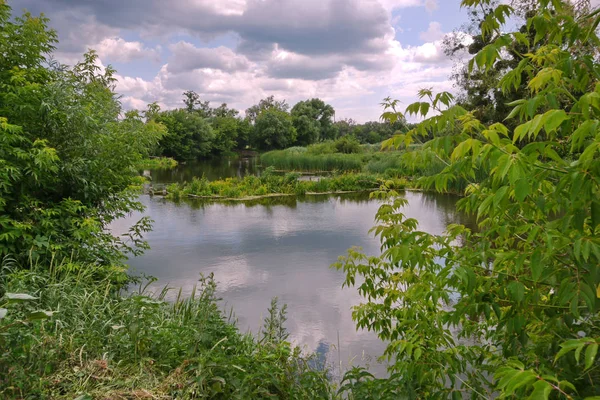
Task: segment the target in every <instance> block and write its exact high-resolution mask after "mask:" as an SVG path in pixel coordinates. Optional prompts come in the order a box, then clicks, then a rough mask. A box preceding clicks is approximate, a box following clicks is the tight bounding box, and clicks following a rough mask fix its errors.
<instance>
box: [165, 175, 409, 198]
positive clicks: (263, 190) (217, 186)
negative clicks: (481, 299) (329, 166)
mask: <svg viewBox="0 0 600 400" xmlns="http://www.w3.org/2000/svg"><path fill="white" fill-rule="evenodd" d="M299 178H300V176H299V175H298V174H295V173H288V174H286V175H276V174H274V173H273V172H272V171H271V170H269V169H267V171H266V172H265V173H263V174H262V175H261V176H260V177H258V176H253V175H247V176H245V177H244V178H227V179H224V180H217V181H209V180H208V179H206V178H205V177H202V178H194V179H193V180H192V182H190V183H185V184H177V183H175V184H172V185H169V186H168V187H167V193H168V195H167V198H169V199H172V200H179V199H181V198H183V197H188V196H191V197H204V198H208V199H252V198H254V197H260V196H279V195H303V194H306V193H332V192H345V191H367V190H373V189H376V188H378V187H379V186H380V185H381V183H382V182H381V181H380V180H379V179H378V178H377V177H375V176H373V175H366V174H342V175H337V176H333V177H330V178H321V179H319V180H316V181H315V180H301V179H299ZM389 184H390V185H391V184H394V185H395V186H396V187H398V188H401V187H404V184H405V182H404V181H402V180H397V181H395V182H393V183H392V182H389Z"/></svg>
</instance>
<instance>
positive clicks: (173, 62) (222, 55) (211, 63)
mask: <svg viewBox="0 0 600 400" xmlns="http://www.w3.org/2000/svg"><path fill="white" fill-rule="evenodd" d="M169 49H170V50H171V53H172V56H171V58H170V59H169V71H171V72H173V73H179V72H184V71H193V70H195V69H202V68H212V69H220V70H223V71H240V70H245V69H248V67H249V66H250V63H249V61H248V60H247V59H246V57H244V56H242V55H238V54H236V53H235V52H234V51H233V50H231V49H230V48H228V47H224V46H220V47H217V48H198V47H196V46H194V45H193V44H191V43H188V42H184V41H180V42H177V43H175V44H172V45H170V46H169Z"/></svg>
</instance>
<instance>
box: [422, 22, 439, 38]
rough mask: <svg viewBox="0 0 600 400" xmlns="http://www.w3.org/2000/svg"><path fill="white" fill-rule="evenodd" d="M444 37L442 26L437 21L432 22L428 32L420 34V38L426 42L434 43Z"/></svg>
mask: <svg viewBox="0 0 600 400" xmlns="http://www.w3.org/2000/svg"><path fill="white" fill-rule="evenodd" d="M443 36H444V32H443V31H442V25H441V24H440V23H439V22H436V21H433V22H430V23H429V27H428V28H427V30H426V31H425V32H421V33H420V34H419V38H420V39H421V40H422V41H424V42H434V41H436V40H439V39H441V38H442V37H443Z"/></svg>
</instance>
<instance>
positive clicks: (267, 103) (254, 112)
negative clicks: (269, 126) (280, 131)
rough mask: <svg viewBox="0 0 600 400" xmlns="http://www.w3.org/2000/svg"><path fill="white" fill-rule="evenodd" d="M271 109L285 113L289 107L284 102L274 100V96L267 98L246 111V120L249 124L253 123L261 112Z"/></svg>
mask: <svg viewBox="0 0 600 400" xmlns="http://www.w3.org/2000/svg"><path fill="white" fill-rule="evenodd" d="M271 109H275V110H278V111H283V112H285V113H287V112H288V110H289V109H290V106H289V104H288V103H286V101H285V100H281V101H280V100H275V97H274V96H269V97H267V98H265V99H262V100H261V101H259V102H258V104H255V105H253V106H252V107H250V108H248V109H246V119H247V120H248V121H250V123H255V122H256V119H257V118H258V116H259V115H260V114H261V113H262V112H263V111H266V110H271Z"/></svg>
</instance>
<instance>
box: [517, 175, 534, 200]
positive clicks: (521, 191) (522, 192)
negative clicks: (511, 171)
mask: <svg viewBox="0 0 600 400" xmlns="http://www.w3.org/2000/svg"><path fill="white" fill-rule="evenodd" d="M529 193H531V186H530V185H529V182H527V179H525V178H521V179H519V180H517V182H516V183H515V197H516V199H517V200H519V201H520V202H522V201H523V200H525V198H526V197H527V196H528V195H529Z"/></svg>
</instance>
